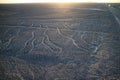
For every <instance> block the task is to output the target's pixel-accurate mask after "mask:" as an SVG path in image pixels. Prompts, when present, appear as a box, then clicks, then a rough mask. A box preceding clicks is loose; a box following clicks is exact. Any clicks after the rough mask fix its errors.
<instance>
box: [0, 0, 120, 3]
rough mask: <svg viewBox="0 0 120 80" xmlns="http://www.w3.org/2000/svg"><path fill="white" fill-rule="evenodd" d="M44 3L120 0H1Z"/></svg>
mask: <svg viewBox="0 0 120 80" xmlns="http://www.w3.org/2000/svg"><path fill="white" fill-rule="evenodd" d="M44 2H115V3H116V2H119V3H120V0H0V3H44Z"/></svg>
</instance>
